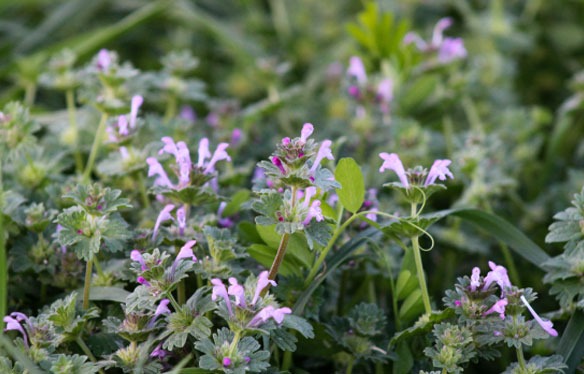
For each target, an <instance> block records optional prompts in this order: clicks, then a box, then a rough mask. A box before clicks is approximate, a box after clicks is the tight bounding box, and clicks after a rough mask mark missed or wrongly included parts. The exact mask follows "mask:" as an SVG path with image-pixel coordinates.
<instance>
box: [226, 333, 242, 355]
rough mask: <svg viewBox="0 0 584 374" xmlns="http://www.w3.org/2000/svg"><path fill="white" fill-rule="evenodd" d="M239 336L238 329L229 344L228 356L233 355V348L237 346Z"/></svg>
mask: <svg viewBox="0 0 584 374" xmlns="http://www.w3.org/2000/svg"><path fill="white" fill-rule="evenodd" d="M240 338H241V332H240V331H238V332H236V333H235V336H234V337H233V341H232V342H231V344H230V345H229V356H232V355H233V351H235V348H237V343H239V339H240Z"/></svg>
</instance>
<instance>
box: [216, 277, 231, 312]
mask: <svg viewBox="0 0 584 374" xmlns="http://www.w3.org/2000/svg"><path fill="white" fill-rule="evenodd" d="M211 284H212V285H213V291H212V293H211V300H213V301H215V300H217V298H218V297H220V298H222V299H223V300H225V304H226V305H227V310H228V311H229V315H233V311H232V309H231V301H230V300H229V294H228V293H227V289H226V288H225V285H224V284H223V281H221V279H219V278H213V279H211Z"/></svg>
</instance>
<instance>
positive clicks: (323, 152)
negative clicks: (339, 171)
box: [310, 139, 335, 174]
mask: <svg viewBox="0 0 584 374" xmlns="http://www.w3.org/2000/svg"><path fill="white" fill-rule="evenodd" d="M332 143H333V142H331V141H330V140H328V139H327V140H324V141H323V142H322V143H321V144H320V148H319V149H318V153H317V154H316V158H315V159H314V162H313V163H312V166H311V167H310V173H311V174H314V172H315V171H316V168H317V167H318V165H320V162H321V161H322V159H323V158H326V159H328V160H334V159H335V158H334V156H333V153H332V151H331V145H332Z"/></svg>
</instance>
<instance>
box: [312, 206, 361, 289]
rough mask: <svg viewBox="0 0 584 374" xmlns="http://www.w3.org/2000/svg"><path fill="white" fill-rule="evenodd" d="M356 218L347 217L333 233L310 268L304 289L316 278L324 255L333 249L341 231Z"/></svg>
mask: <svg viewBox="0 0 584 374" xmlns="http://www.w3.org/2000/svg"><path fill="white" fill-rule="evenodd" d="M357 217H359V214H355V213H353V215H352V216H351V217H349V218H348V219H347V220H346V221H345V222H344V223H343V224H342V225H341V226H339V227H338V228H337V229H336V230H335V232H334V233H333V236H332V237H331V239H330V240H329V242H328V243H327V245H326V247H325V248H324V249H323V250H322V252H321V253H320V255H319V256H318V258H317V259H316V262H315V263H314V265H313V266H312V269H310V273H308V276H307V277H306V281H305V282H304V287H308V285H310V283H312V281H313V280H314V278H315V277H316V274H317V273H318V271H319V270H320V265H322V263H323V262H324V259H325V258H326V255H327V254H328V253H329V251H330V250H331V248H332V247H333V245H334V244H335V242H336V241H337V239H338V238H339V236H340V235H341V234H342V233H343V231H345V229H346V228H347V226H349V225H350V224H351V222H353V221H354V220H355V219H356V218H357Z"/></svg>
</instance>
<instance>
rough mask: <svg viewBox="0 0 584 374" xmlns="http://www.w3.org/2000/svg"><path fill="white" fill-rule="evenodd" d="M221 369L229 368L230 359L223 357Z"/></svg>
mask: <svg viewBox="0 0 584 374" xmlns="http://www.w3.org/2000/svg"><path fill="white" fill-rule="evenodd" d="M222 363H223V367H224V368H228V367H230V366H231V359H230V358H229V357H223V361H222Z"/></svg>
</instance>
